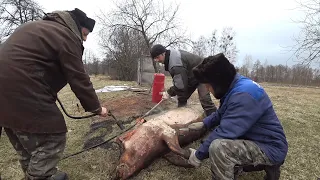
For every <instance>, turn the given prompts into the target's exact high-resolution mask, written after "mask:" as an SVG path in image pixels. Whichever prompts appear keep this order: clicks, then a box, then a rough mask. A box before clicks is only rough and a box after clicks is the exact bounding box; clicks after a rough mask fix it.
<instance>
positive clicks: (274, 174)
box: [264, 165, 281, 180]
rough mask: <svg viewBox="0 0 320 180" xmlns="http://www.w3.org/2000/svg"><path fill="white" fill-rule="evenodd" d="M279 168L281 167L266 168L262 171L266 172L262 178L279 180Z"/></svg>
mask: <svg viewBox="0 0 320 180" xmlns="http://www.w3.org/2000/svg"><path fill="white" fill-rule="evenodd" d="M280 166H281V165H273V166H266V167H265V169H264V170H265V172H266V175H265V176H264V180H279V179H280Z"/></svg>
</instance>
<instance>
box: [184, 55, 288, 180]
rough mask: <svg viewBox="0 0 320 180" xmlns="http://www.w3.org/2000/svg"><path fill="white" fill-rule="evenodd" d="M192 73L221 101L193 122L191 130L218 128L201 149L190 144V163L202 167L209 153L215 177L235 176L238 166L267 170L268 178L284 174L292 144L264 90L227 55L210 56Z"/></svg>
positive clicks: (223, 179)
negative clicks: (241, 71)
mask: <svg viewBox="0 0 320 180" xmlns="http://www.w3.org/2000/svg"><path fill="white" fill-rule="evenodd" d="M193 73H194V75H195V77H196V79H197V80H198V81H199V82H200V83H204V84H206V86H207V88H208V89H209V91H210V92H211V93H212V94H213V95H214V97H215V98H217V99H219V100H220V107H219V109H218V110H217V111H216V112H215V113H213V114H211V115H210V116H208V117H206V118H205V119H204V120H203V123H202V122H201V123H195V124H191V125H190V128H191V129H192V128H193V129H198V128H206V129H210V128H214V127H215V128H214V130H212V132H211V133H210V134H209V136H208V137H207V139H206V140H205V141H204V142H203V143H202V144H201V146H200V147H199V148H198V149H197V150H195V149H190V153H191V154H190V157H189V161H188V162H189V163H190V164H191V165H193V166H195V167H199V166H200V164H201V162H202V160H204V159H206V158H210V162H211V171H212V173H213V179H215V180H231V179H234V178H235V169H237V167H243V169H244V170H248V169H250V171H251V170H265V171H266V173H267V175H266V176H265V179H267V180H273V179H279V177H280V166H281V165H282V164H283V162H284V160H285V157H286V155H287V151H288V144H287V140H286V136H285V134H284V130H283V127H282V125H281V123H280V121H279V119H278V117H277V115H276V113H275V111H274V109H273V106H272V102H271V100H270V99H269V97H268V95H267V93H266V92H265V91H264V89H263V88H262V87H261V86H260V85H259V84H257V83H255V82H254V81H252V80H250V79H248V78H246V77H244V76H241V75H240V74H237V73H236V70H235V67H234V66H233V65H232V64H231V63H230V62H229V61H228V59H227V58H226V57H225V56H224V55H223V54H217V55H215V56H209V57H207V58H205V59H204V61H203V62H202V63H201V64H200V65H198V66H197V67H195V68H194V69H193Z"/></svg>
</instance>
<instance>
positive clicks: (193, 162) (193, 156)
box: [188, 148, 201, 168]
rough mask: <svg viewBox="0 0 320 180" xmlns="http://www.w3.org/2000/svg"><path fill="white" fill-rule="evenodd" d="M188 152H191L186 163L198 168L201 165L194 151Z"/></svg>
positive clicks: (190, 149)
mask: <svg viewBox="0 0 320 180" xmlns="http://www.w3.org/2000/svg"><path fill="white" fill-rule="evenodd" d="M189 151H190V152H191V154H190V157H189V160H188V163H189V164H190V165H192V166H194V167H196V168H197V167H200V165H201V160H199V159H198V158H197V156H196V150H195V149H192V148H189Z"/></svg>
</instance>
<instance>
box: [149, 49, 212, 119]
mask: <svg viewBox="0 0 320 180" xmlns="http://www.w3.org/2000/svg"><path fill="white" fill-rule="evenodd" d="M151 56H152V59H154V60H155V61H157V62H159V63H163V64H164V66H165V70H166V71H169V73H170V74H171V76H172V78H173V86H171V87H170V88H169V89H168V90H167V91H165V92H163V96H162V97H163V98H164V99H167V98H169V97H170V96H178V107H182V106H185V105H186V104H187V100H188V99H189V98H190V96H191V95H192V93H193V92H194V91H195V90H196V89H197V88H198V95H199V100H200V103H201V105H202V107H203V109H204V111H205V113H206V115H207V116H208V115H210V114H211V113H213V112H215V111H216V107H215V105H214V103H213V102H212V100H211V97H210V93H209V91H208V90H207V89H206V87H205V86H204V84H200V83H199V82H198V81H197V80H196V79H195V78H194V75H193V72H192V68H194V67H195V66H197V65H198V64H200V63H201V62H202V60H203V58H201V57H200V56H197V55H195V54H192V53H189V52H186V51H183V50H175V49H170V50H167V49H166V48H165V47H164V46H162V45H160V44H156V45H154V46H153V47H152V49H151Z"/></svg>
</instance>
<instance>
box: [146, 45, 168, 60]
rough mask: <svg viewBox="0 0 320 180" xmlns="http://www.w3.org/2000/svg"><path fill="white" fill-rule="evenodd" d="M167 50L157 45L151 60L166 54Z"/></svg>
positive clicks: (152, 51) (152, 52) (152, 50)
mask: <svg viewBox="0 0 320 180" xmlns="http://www.w3.org/2000/svg"><path fill="white" fill-rule="evenodd" d="M166 51H167V49H166V48H165V47H164V46H162V45H161V44H156V45H154V46H153V47H152V48H151V52H150V53H151V58H152V59H154V58H155V57H157V56H159V55H160V54H162V53H164V52H166Z"/></svg>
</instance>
